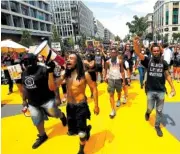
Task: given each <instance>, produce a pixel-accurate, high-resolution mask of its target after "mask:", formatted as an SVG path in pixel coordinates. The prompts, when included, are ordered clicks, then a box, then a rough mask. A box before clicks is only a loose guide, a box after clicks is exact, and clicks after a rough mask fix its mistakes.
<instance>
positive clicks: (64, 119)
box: [60, 112, 67, 126]
mask: <svg viewBox="0 0 180 154" xmlns="http://www.w3.org/2000/svg"><path fill="white" fill-rule="evenodd" d="M62 114H63V117H62V118H60V119H61V121H62V124H63V126H66V124H67V119H66V116H65V114H64V113H63V112H62Z"/></svg>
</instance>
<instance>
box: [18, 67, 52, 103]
mask: <svg viewBox="0 0 180 154" xmlns="http://www.w3.org/2000/svg"><path fill="white" fill-rule="evenodd" d="M22 83H23V86H24V89H25V96H26V98H27V100H28V103H29V104H30V105H33V106H40V105H42V104H44V103H46V102H47V101H48V100H50V99H53V98H54V97H55V93H54V91H50V90H49V87H48V72H47V68H45V67H44V66H38V68H37V70H36V71H35V73H31V74H30V73H29V72H27V70H25V71H24V72H23V73H22Z"/></svg>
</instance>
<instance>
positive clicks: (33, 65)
mask: <svg viewBox="0 0 180 154" xmlns="http://www.w3.org/2000/svg"><path fill="white" fill-rule="evenodd" d="M23 63H24V66H25V68H26V70H27V71H28V72H29V73H33V72H35V71H36V70H37V61H36V60H35V59H26V60H24V62H23Z"/></svg>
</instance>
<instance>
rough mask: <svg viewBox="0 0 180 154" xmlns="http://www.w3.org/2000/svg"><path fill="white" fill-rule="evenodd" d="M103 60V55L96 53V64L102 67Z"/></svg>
mask: <svg viewBox="0 0 180 154" xmlns="http://www.w3.org/2000/svg"><path fill="white" fill-rule="evenodd" d="M102 60H103V57H102V56H101V55H96V56H95V65H96V66H101V67H102Z"/></svg>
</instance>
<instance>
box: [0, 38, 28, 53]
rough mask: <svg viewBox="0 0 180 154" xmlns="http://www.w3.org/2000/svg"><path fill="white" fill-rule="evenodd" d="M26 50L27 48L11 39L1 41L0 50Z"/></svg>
mask: <svg viewBox="0 0 180 154" xmlns="http://www.w3.org/2000/svg"><path fill="white" fill-rule="evenodd" d="M27 50H28V48H26V47H25V46H22V45H21V44H18V43H16V42H14V41H12V40H4V41H1V52H9V51H10V52H24V51H27Z"/></svg>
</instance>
